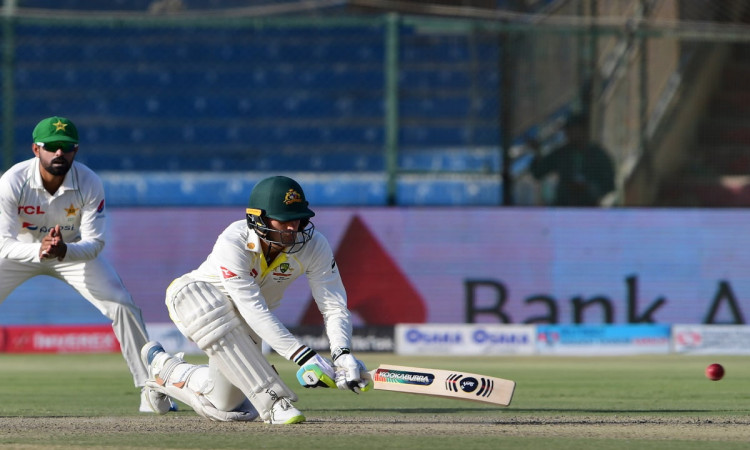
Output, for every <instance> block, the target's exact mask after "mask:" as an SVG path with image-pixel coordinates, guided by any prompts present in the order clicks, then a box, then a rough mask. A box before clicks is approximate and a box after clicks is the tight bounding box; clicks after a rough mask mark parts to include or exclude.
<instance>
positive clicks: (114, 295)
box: [0, 117, 174, 412]
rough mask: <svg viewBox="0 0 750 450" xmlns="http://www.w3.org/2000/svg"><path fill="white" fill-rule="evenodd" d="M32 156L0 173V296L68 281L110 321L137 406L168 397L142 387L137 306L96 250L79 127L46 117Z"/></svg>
mask: <svg viewBox="0 0 750 450" xmlns="http://www.w3.org/2000/svg"><path fill="white" fill-rule="evenodd" d="M32 137H33V143H32V145H31V149H32V151H33V152H34V158H31V159H29V160H26V161H23V162H20V163H18V164H16V165H14V166H13V167H11V168H10V169H8V171H6V172H5V173H4V174H3V176H2V177H0V302H2V301H3V300H5V299H6V298H7V297H8V295H9V294H10V293H11V292H12V291H13V290H14V289H15V288H16V287H18V286H19V285H21V284H22V283H24V282H25V281H26V280H28V279H30V278H32V277H35V276H37V275H49V276H51V277H54V278H57V279H59V280H62V281H64V282H66V283H67V284H69V285H70V286H71V287H73V288H74V289H75V290H76V291H78V292H79V293H80V294H81V295H82V296H83V297H84V298H85V299H86V300H88V301H89V302H91V304H93V305H94V306H95V307H96V308H97V309H98V310H99V311H101V313H102V314H104V315H105V316H106V317H107V318H109V319H110V320H112V328H113V329H114V332H115V335H116V336H117V339H118V340H119V342H120V346H121V348H122V354H123V356H124V357H125V361H126V362H127V365H128V368H129V369H130V372H131V373H132V374H133V381H134V383H135V385H136V387H142V389H141V404H140V408H139V410H140V411H141V412H155V411H164V410H169V409H170V408H171V407H174V403H173V402H172V401H171V400H170V399H169V398H167V397H166V396H164V395H163V394H161V393H158V392H156V391H153V390H151V389H149V388H146V387H144V385H145V382H146V378H147V377H148V372H147V370H146V367H145V366H144V365H143V362H142V361H141V358H140V349H141V347H143V345H144V344H145V343H146V341H148V336H147V334H146V328H145V326H144V324H143V319H142V317H141V310H140V308H138V307H137V306H136V305H135V304H134V303H133V299H132V298H131V296H130V294H129V293H128V291H127V290H126V289H125V286H124V285H123V284H122V281H121V280H120V277H119V276H118V275H117V273H116V272H115V271H114V269H113V268H112V267H111V266H110V265H109V264H108V263H107V262H106V261H105V260H104V259H102V258H101V257H100V256H99V253H100V252H101V251H102V249H103V248H104V231H105V230H104V228H105V217H106V214H105V211H104V188H103V186H102V182H101V180H100V179H99V177H98V176H97V175H96V174H95V173H94V172H93V171H92V170H91V169H89V168H88V167H86V166H84V165H83V164H81V163H78V162H74V159H75V156H76V153H77V152H78V131H77V130H76V127H75V125H74V124H73V122H71V121H70V120H68V119H66V118H64V117H50V118H47V119H44V120H42V121H41V122H39V124H37V126H36V127H35V128H34V131H33V133H32Z"/></svg>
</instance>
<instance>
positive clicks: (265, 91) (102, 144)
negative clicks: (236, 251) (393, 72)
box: [14, 0, 501, 205]
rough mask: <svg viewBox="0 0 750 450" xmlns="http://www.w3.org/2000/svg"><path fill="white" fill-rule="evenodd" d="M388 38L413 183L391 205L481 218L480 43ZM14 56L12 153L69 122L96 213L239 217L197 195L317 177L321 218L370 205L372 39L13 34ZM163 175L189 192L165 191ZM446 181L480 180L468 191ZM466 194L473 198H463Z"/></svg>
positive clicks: (491, 161)
mask: <svg viewBox="0 0 750 450" xmlns="http://www.w3.org/2000/svg"><path fill="white" fill-rule="evenodd" d="M91 3H92V2H91V1H84V0H77V1H76V0H68V1H64V2H62V3H60V2H57V6H58V7H63V8H66V7H67V8H69V9H75V8H86V7H90V6H91ZM95 3H96V4H97V5H99V4H100V2H95ZM104 3H109V2H104ZM135 3H137V4H138V5H140V8H141V9H145V8H146V7H147V4H148V3H149V2H135ZM46 4H47V3H45V1H42V0H38V1H34V2H30V3H29V4H28V5H26V6H29V7H34V5H38V7H43V6H45V5H46ZM112 5H113V6H112V8H114V9H125V6H123V5H124V2H112ZM134 8H135V7H134ZM100 9H101V8H100ZM135 9H138V8H135ZM401 33H402V36H401V40H402V44H401V48H400V51H401V59H400V61H401V62H400V71H399V98H398V117H399V130H398V131H399V136H398V149H399V154H398V166H399V169H400V170H402V171H404V172H409V173H410V172H420V173H423V175H421V177H420V178H419V179H411V180H408V181H407V180H406V179H403V180H400V184H399V192H398V202H399V204H404V205H409V204H436V205H437V204H448V205H466V204H497V193H498V192H499V190H500V187H499V181H498V180H499V176H497V174H498V171H499V169H500V163H499V161H500V156H499V151H498V142H499V141H500V139H501V135H500V132H499V130H498V119H497V111H498V92H497V90H498V84H499V83H498V78H499V76H498V74H497V71H498V67H497V62H496V60H497V53H498V50H497V44H496V41H495V40H494V39H488V40H486V41H484V42H481V41H480V42H478V43H472V42H473V41H472V42H470V41H469V39H468V38H467V36H462V35H460V34H452V33H448V34H431V33H421V32H417V31H416V30H414V28H413V27H407V26H404V27H402V30H401ZM16 42H17V43H18V47H17V51H16V60H15V64H16V70H15V72H14V74H15V76H14V89H15V97H16V110H15V115H16V127H15V129H16V130H17V131H16V135H15V136H14V139H15V140H16V142H18V143H25V142H28V139H29V136H28V135H29V130H30V129H32V128H33V125H34V123H35V122H36V121H38V119H39V116H40V114H45V113H47V114H50V115H52V114H59V115H65V116H67V117H69V118H71V119H73V120H74V121H75V122H76V123H77V124H78V126H79V128H80V131H81V140H82V145H81V151H80V153H79V155H78V159H79V161H81V162H83V163H85V164H87V165H89V166H90V167H92V168H93V169H95V170H97V171H99V172H103V173H105V176H104V178H105V182H106V183H107V186H108V190H109V191H110V193H109V194H108V195H109V197H110V199H111V200H110V204H112V205H117V204H122V205H150V204H183V203H190V202H192V204H196V205H200V204H205V203H207V202H208V203H211V202H213V203H211V204H216V202H217V198H220V199H221V200H220V202H222V203H219V204H229V203H234V202H239V203H243V202H244V200H245V196H244V195H243V196H242V199H241V201H240V200H236V199H235V197H233V196H232V195H230V194H229V193H227V194H226V195H219V196H217V195H215V194H214V195H211V196H207V197H206V198H203V197H201V195H202V193H203V192H204V191H206V190H211V191H214V190H218V189H222V188H225V187H226V183H227V178H232V179H234V176H235V175H232V176H231V177H227V175H226V173H232V174H235V173H239V172H243V171H244V172H250V173H255V172H258V173H273V172H279V173H280V172H284V173H289V172H299V173H303V174H304V173H307V172H309V173H315V174H318V175H320V176H322V177H323V178H320V179H321V180H322V181H321V186H324V185H326V184H333V185H335V187H334V188H332V189H327V190H325V189H323V188H321V189H323V191H324V192H326V195H325V196H323V198H325V200H324V201H325V202H328V203H330V204H342V205H345V204H363V205H376V204H385V202H386V200H385V190H386V189H385V184H384V183H385V181H384V179H385V175H384V174H383V172H384V171H385V170H386V154H385V148H386V145H385V143H386V135H385V128H384V124H385V116H386V105H385V100H384V99H385V69H384V54H385V50H384V47H385V45H384V30H383V27H382V26H371V27H368V26H357V27H352V26H341V27H336V26H334V27H323V28H321V27H317V26H314V25H309V26H295V27H281V26H278V27H247V28H240V27H226V28H221V27H215V26H206V27H199V26H191V27H187V28H181V27H159V28H155V27H132V26H110V25H101V26H84V27H81V26H77V27H76V26H51V25H50V26H43V25H39V24H34V25H23V24H22V25H19V26H18V27H17V29H16ZM15 148H16V153H15V154H14V159H15V160H22V159H25V158H27V157H28V154H29V150H28V147H27V146H25V145H16V146H15ZM178 171H179V172H191V174H190V175H189V178H190V179H191V180H192V181H191V183H190V184H191V186H194V185H195V184H196V183H204V186H203V187H202V188H198V189H194V190H189V189H188V190H186V189H184V187H185V184H184V183H178V182H166V181H165V178H164V177H163V174H165V173H175V172H178ZM425 172H433V175H434V176H428V175H424V173H425ZM452 172H457V173H463V174H468V175H469V176H488V175H490V174H495V176H491V177H489V178H488V181H485V182H483V183H480V184H470V182H469V181H466V180H469V178H465V179H464V180H465V182H463V183H462V181H461V178H460V177H459V178H456V176H451V173H452ZM352 174H362V175H363V176H362V177H360V176H352ZM371 174H378V176H377V177H375V178H377V181H373V180H372V179H371V178H372V177H371V176H370V175H371ZM120 175H122V177H120ZM453 175H456V174H453ZM186 176H187V175H186ZM124 179H127V180H129V181H128V182H127V183H125V182H123V181H122V180H124ZM488 183H489V185H488ZM477 187H479V189H480V190H484V189H487V192H488V193H487V194H484V193H482V194H469V192H474V191H475V190H476V189H477ZM114 189H118V190H120V191H118V192H115V191H114ZM144 193H146V194H147V195H145V194H144ZM226 202H228V203H226Z"/></svg>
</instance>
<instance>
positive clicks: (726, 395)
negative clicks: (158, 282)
mask: <svg viewBox="0 0 750 450" xmlns="http://www.w3.org/2000/svg"><path fill="white" fill-rule="evenodd" d="M360 356H361V357H362V358H363V359H364V361H365V362H366V363H367V365H368V367H369V368H371V369H372V368H375V367H376V366H377V364H378V363H389V364H399V365H408V366H417V367H434V368H444V369H457V370H464V371H469V372H475V373H481V374H486V375H493V376H498V377H502V378H509V379H513V380H515V381H516V382H517V387H516V394H515V397H514V399H513V403H512V404H511V406H510V407H508V408H498V407H493V406H491V405H486V404H482V403H474V402H467V401H460V400H450V399H441V398H433V397H426V396H418V395H410V394H400V393H393V392H383V391H371V392H368V393H365V394H361V395H359V396H357V395H354V394H352V393H349V392H344V391H338V390H331V389H303V388H301V387H299V386H298V385H297V383H296V381H294V372H295V366H293V365H292V363H290V362H287V361H283V360H281V359H280V358H278V357H277V356H276V355H272V356H271V361H272V363H274V364H275V366H276V367H277V369H278V370H279V371H280V373H281V375H282V376H283V377H284V379H285V380H286V381H287V383H289V385H290V386H292V388H293V389H294V390H295V391H296V392H297V393H298V395H299V397H300V400H299V402H297V406H298V407H299V408H300V410H302V411H303V412H304V413H305V415H306V416H307V419H308V420H307V422H305V423H303V424H300V425H293V426H270V425H266V424H263V423H259V422H252V423H215V422H210V421H208V420H206V419H203V418H201V417H199V416H197V415H196V414H195V413H194V412H192V411H191V410H189V409H188V408H186V407H184V405H180V406H182V407H183V408H182V410H181V411H179V412H177V413H170V414H167V415H165V416H156V415H149V414H139V413H138V412H137V407H138V400H139V398H138V391H137V390H136V389H135V388H133V387H132V380H131V378H130V376H129V373H128V372H127V369H126V367H125V363H124V361H123V360H122V357H121V356H120V355H118V354H105V355H8V354H2V355H0V390H1V392H2V395H0V447H5V448H24V449H26V448H42V447H43V448H53V449H54V448H132V449H135V448H139V449H143V448H175V449H179V448H200V449H224V448H243V449H256V448H278V449H282V448H284V449H295V450H296V449H301V450H307V449H347V450H359V449H370V448H373V449H374V448H396V449H398V448H409V449H459V450H468V449H499V448H514V449H578V450H580V449H588V448H596V449H599V448H606V449H622V448H631V449H636V448H637V449H641V450H642V449H670V448H673V449H686V448H696V449H697V448H700V449H703V450H705V449H719V448H721V449H733V448H737V449H739V448H748V447H750V357H739V356H683V355H660V356H652V355H649V356H635V357H634V356H625V357H587V358H578V357H536V356H535V357H515V356H513V357H510V356H509V357H505V356H503V357H486V358H481V357H463V358H462V357H445V358H436V357H405V356H395V355H392V354H361V355H360ZM189 360H190V361H192V362H205V359H203V358H201V357H191V358H189ZM712 362H720V363H722V364H723V365H724V367H725V368H726V371H727V374H726V376H725V378H724V379H723V380H721V381H718V382H715V381H709V380H708V379H707V378H705V376H704V369H705V367H706V366H707V365H708V364H710V363H712Z"/></svg>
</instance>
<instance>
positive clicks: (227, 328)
mask: <svg viewBox="0 0 750 450" xmlns="http://www.w3.org/2000/svg"><path fill="white" fill-rule="evenodd" d="M172 307H173V312H174V314H176V315H177V318H178V319H179V321H180V322H181V323H182V325H183V327H184V329H185V330H186V332H187V334H188V337H189V338H190V339H192V340H193V341H195V342H196V343H197V344H198V346H199V347H200V348H201V349H202V350H203V351H205V352H206V354H207V355H208V356H209V358H210V359H211V362H210V363H211V364H212V365H215V366H216V367H217V368H218V369H219V371H221V373H222V375H224V376H225V377H226V378H227V380H229V381H230V382H231V383H232V384H233V385H235V386H237V387H238V388H239V389H240V390H241V391H242V392H243V393H244V394H245V395H247V397H248V399H250V401H251V402H252V404H253V406H255V408H256V409H257V410H258V412H259V413H260V416H261V418H263V419H264V420H265V419H267V418H268V417H267V416H269V414H270V411H271V407H272V406H273V403H274V402H275V401H276V400H277V399H278V398H280V397H286V398H288V399H289V400H291V401H296V400H297V395H296V394H295V393H294V392H293V391H292V390H291V389H289V387H288V386H287V385H286V384H284V382H283V381H282V380H281V378H280V377H279V375H278V374H277V373H276V371H275V370H274V368H273V367H272V366H271V364H269V363H268V361H267V360H266V358H265V357H264V356H263V354H262V353H261V351H260V349H259V348H258V346H257V345H256V344H255V342H254V341H253V340H252V338H250V336H249V334H248V333H249V330H247V328H246V325H245V324H244V322H243V321H242V320H241V318H240V317H239V315H238V313H237V311H236V310H235V309H234V305H232V304H231V303H230V302H229V301H228V300H227V298H226V297H225V296H224V295H223V294H222V293H221V292H220V291H219V290H218V289H216V288H215V287H214V286H212V285H211V284H209V283H205V282H202V281H192V282H189V283H187V284H185V285H184V286H183V287H182V288H181V289H179V290H178V291H177V293H176V294H175V295H174V297H173V299H172Z"/></svg>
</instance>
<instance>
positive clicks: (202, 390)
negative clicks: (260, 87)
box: [141, 176, 368, 424]
mask: <svg viewBox="0 0 750 450" xmlns="http://www.w3.org/2000/svg"><path fill="white" fill-rule="evenodd" d="M314 215H315V213H314V212H313V211H312V210H310V208H308V202H307V200H306V199H305V194H304V192H303V191H302V188H301V187H300V185H299V184H298V183H297V182H296V181H294V180H292V179H291V178H287V177H282V176H276V177H270V178H266V179H264V180H262V181H260V182H259V183H258V184H257V185H256V186H255V187H254V188H253V190H252V192H251V193H250V201H249V207H248V208H247V210H246V219H245V220H240V221H237V222H234V223H232V224H230V225H229V226H228V227H227V228H226V229H225V230H224V231H223V232H222V233H221V235H219V237H218V240H217V241H216V243H215V244H214V248H213V250H212V252H211V254H210V255H208V258H207V259H206V260H205V261H204V262H203V263H202V264H201V265H200V267H198V268H197V269H196V270H194V271H192V272H190V273H188V274H186V275H183V276H182V277H180V278H178V279H176V280H174V281H173V282H172V284H170V286H169V287H168V288H167V295H166V303H167V308H168V310H169V314H170V317H171V318H172V320H173V321H174V322H175V324H176V325H177V327H178V328H179V330H180V331H181V332H182V333H183V334H184V335H185V336H186V337H188V338H189V339H191V340H192V341H194V342H196V343H197V344H198V346H199V347H200V348H201V349H203V351H205V352H206V354H207V355H208V365H192V364H188V363H186V362H185V361H184V360H182V358H181V357H180V356H179V355H177V356H172V355H170V354H169V353H167V352H165V351H164V349H163V348H162V346H161V345H160V344H159V343H158V342H149V343H148V344H146V346H144V347H143V349H142V351H141V355H142V358H143V360H144V363H146V364H147V365H148V366H149V372H150V378H149V381H148V382H147V385H148V386H151V387H153V388H154V389H157V390H159V391H160V392H162V393H163V394H165V395H168V396H170V397H173V398H175V399H177V400H180V401H182V402H184V403H186V404H188V405H190V406H191V407H192V408H193V409H194V410H195V411H196V412H197V413H198V414H200V415H201V416H203V417H206V418H209V419H212V420H216V421H240V420H255V419H256V418H258V417H260V418H261V419H262V420H263V421H265V422H266V423H271V424H292V423H299V422H303V421H304V420H305V416H304V415H302V413H301V412H300V411H299V410H298V409H297V408H296V407H294V406H293V405H292V403H291V402H293V401H296V400H297V396H296V395H295V393H294V392H293V391H292V390H291V389H290V388H289V387H288V386H287V385H286V384H284V382H283V381H282V380H281V378H280V377H279V375H278V374H277V373H276V371H275V370H274V368H273V367H272V366H271V365H270V364H269V363H268V361H267V360H266V359H265V357H264V356H263V354H262V353H261V343H262V341H266V342H267V343H268V344H269V345H270V346H271V347H272V348H273V349H274V350H275V351H276V352H277V353H278V354H279V355H281V356H283V357H284V358H286V359H288V360H290V361H293V362H295V363H297V364H298V365H299V366H314V367H316V370H317V371H318V372H317V376H318V378H319V379H320V381H321V383H320V384H319V386H325V387H338V388H339V389H348V390H352V391H354V392H357V393H358V392H359V391H360V389H364V388H365V387H367V383H368V382H367V380H366V379H365V378H363V377H364V376H365V373H366V371H367V369H366V368H365V365H364V364H363V363H362V362H361V361H359V360H358V359H356V358H355V357H354V356H353V355H352V354H351V352H350V350H349V349H350V348H351V334H352V325H351V315H350V312H349V310H348V308H347V305H346V292H345V290H344V285H343V283H342V282H341V276H340V275H339V271H338V268H337V266H336V262H335V260H334V258H333V252H332V250H331V247H330V245H329V244H328V241H327V240H326V238H325V237H324V236H323V235H322V234H320V233H315V232H314V230H315V227H314V225H313V224H312V222H310V218H311V217H313V216H314ZM303 274H304V275H305V276H306V277H307V280H308V283H309V284H310V288H311V290H312V294H313V297H314V298H315V301H316V303H317V305H318V308H319V309H320V312H321V313H322V314H323V317H324V319H325V326H326V332H327V335H328V339H329V341H330V344H331V356H332V360H333V363H331V362H329V361H328V360H327V359H326V358H324V357H322V356H320V355H318V354H317V353H316V352H315V351H314V350H312V349H310V348H309V347H307V346H306V345H303V344H301V343H300V342H299V341H298V340H297V338H296V337H295V336H294V335H292V333H290V332H289V330H288V329H287V328H286V326H284V325H283V324H282V323H281V322H280V321H279V319H278V318H277V317H276V316H275V315H274V314H273V313H272V312H271V311H272V310H273V309H274V308H276V307H277V306H278V305H279V303H280V302H281V299H282V296H283V294H284V291H285V290H286V288H287V287H288V286H289V285H290V284H291V283H292V282H293V281H294V280H295V279H297V278H298V277H299V276H301V275H303ZM305 387H308V386H307V385H305ZM309 387H316V386H309Z"/></svg>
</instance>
